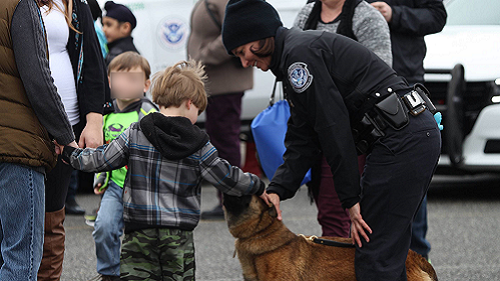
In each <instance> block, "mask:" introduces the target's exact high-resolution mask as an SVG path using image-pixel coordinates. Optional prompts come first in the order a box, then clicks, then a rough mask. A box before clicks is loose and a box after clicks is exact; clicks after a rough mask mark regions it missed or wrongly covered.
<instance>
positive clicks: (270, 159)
mask: <svg viewBox="0 0 500 281" xmlns="http://www.w3.org/2000/svg"><path fill="white" fill-rule="evenodd" d="M276 84H277V83H276V82H275V83H274V88H273V93H272V95H271V101H270V103H269V106H268V107H267V108H266V109H264V111H262V112H261V113H259V114H258V115H257V117H255V119H254V120H253V121H252V124H251V128H252V134H253V138H254V140H255V146H256V147H257V153H258V154H259V160H260V165H261V166H262V170H263V171H264V173H265V174H266V176H267V178H269V179H272V178H273V176H274V173H275V172H276V170H277V169H278V167H279V166H280V165H281V164H283V154H284V153H285V150H286V148H285V135H286V131H287V122H288V119H289V118H290V106H289V105H288V102H287V101H286V100H284V99H280V100H279V101H277V102H274V96H275V93H276ZM310 181H311V170H309V171H308V172H307V174H306V176H305V177H304V179H303V180H302V183H301V185H302V184H306V183H308V182H310Z"/></svg>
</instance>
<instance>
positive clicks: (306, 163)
mask: <svg viewBox="0 0 500 281" xmlns="http://www.w3.org/2000/svg"><path fill="white" fill-rule="evenodd" d="M275 44H276V46H275V51H274V54H273V57H272V61H271V66H270V67H271V70H272V72H273V73H274V74H275V75H276V77H277V78H278V80H281V81H283V85H284V87H285V91H286V94H287V99H288V100H289V102H290V105H291V117H290V119H289V121H288V131H287V134H286V138H285V145H286V148H287V149H286V152H285V154H284V156H283V157H284V160H285V162H284V163H283V165H281V166H280V167H279V168H278V170H277V171H276V173H275V175H274V177H273V179H272V181H271V183H270V185H269V188H268V191H269V192H271V193H277V194H278V195H279V196H280V198H281V200H284V199H288V198H291V197H293V196H294V194H295V193H296V191H297V190H298V188H299V187H300V183H301V181H302V178H303V177H304V175H305V173H306V172H307V170H308V169H310V168H311V166H312V165H313V163H314V162H315V160H317V156H318V155H319V153H320V151H322V152H323V154H324V155H325V157H326V159H327V161H328V164H329V165H330V167H331V169H332V173H333V177H334V181H335V189H336V191H337V193H338V196H339V198H340V200H341V202H342V206H343V207H344V208H350V207H351V206H352V205H354V204H356V203H357V202H358V201H359V200H360V192H361V191H360V190H361V188H360V177H359V171H358V160H357V152H356V148H355V145H354V141H353V137H352V133H351V126H350V124H351V122H357V121H359V113H360V112H362V113H364V112H366V111H367V108H366V107H367V106H369V107H372V106H373V104H374V103H370V102H369V100H373V101H376V98H375V97H376V92H377V90H379V89H381V88H383V87H389V86H390V87H392V88H393V89H394V90H398V89H404V88H408V85H407V83H406V82H405V81H404V79H403V78H401V77H398V76H397V75H396V73H395V72H394V70H393V69H392V68H390V67H389V66H388V65H387V64H386V63H385V62H384V61H382V60H381V59H380V58H379V57H378V56H377V55H375V54H374V53H373V52H371V51H370V50H368V49H367V48H365V47H364V46H362V45H361V44H359V43H358V42H356V41H354V40H351V39H349V38H347V37H344V36H342V35H338V34H334V33H328V32H321V31H301V30H299V29H295V28H293V29H286V28H279V29H278V31H277V34H276V37H275Z"/></svg>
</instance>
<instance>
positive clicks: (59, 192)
mask: <svg viewBox="0 0 500 281" xmlns="http://www.w3.org/2000/svg"><path fill="white" fill-rule="evenodd" d="M71 172H73V168H71V166H69V165H66V164H64V163H63V162H62V160H61V158H60V157H58V159H57V164H56V167H55V168H54V169H52V170H51V171H50V173H48V174H47V179H46V181H45V230H44V231H45V234H44V242H43V258H42V263H41V265H40V269H39V271H38V280H47V281H48V280H59V278H60V277H61V273H62V264H63V259H64V241H65V239H66V233H65V231H64V226H63V223H64V219H65V217H66V215H65V212H64V202H65V201H66V194H67V192H68V186H69V180H70V178H71Z"/></svg>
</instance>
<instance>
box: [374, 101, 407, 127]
mask: <svg viewBox="0 0 500 281" xmlns="http://www.w3.org/2000/svg"><path fill="white" fill-rule="evenodd" d="M375 110H376V111H377V113H378V115H379V116H380V117H381V118H382V119H383V120H384V121H385V122H386V123H387V124H388V125H389V126H391V127H392V128H393V129H394V130H401V129H403V128H404V127H405V126H406V125H408V123H409V118H408V112H407V110H406V108H405V106H404V105H403V103H402V101H401V99H400V98H399V96H398V94H396V93H392V94H390V95H389V96H388V97H386V98H385V99H383V100H382V101H380V102H378V103H376V104H375Z"/></svg>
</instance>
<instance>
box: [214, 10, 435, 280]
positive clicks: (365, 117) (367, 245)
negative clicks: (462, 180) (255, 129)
mask: <svg viewBox="0 0 500 281" xmlns="http://www.w3.org/2000/svg"><path fill="white" fill-rule="evenodd" d="M222 38H223V42H224V45H225V47H226V49H227V51H228V52H229V53H232V54H234V55H236V56H238V57H239V58H240V60H241V63H242V64H243V66H244V67H248V66H256V67H258V68H260V69H262V70H263V71H267V70H269V69H271V71H272V72H273V73H274V75H276V77H277V78H278V80H281V81H283V85H284V88H285V91H286V94H287V99H288V100H289V102H290V105H291V117H290V120H289V123H288V131H287V135H286V139H285V144H286V148H287V150H286V152H285V154H284V160H285V162H284V163H283V165H281V166H280V167H279V168H278V170H277V171H276V173H275V175H274V177H273V179H272V181H271V183H270V185H269V187H268V192H269V193H273V194H270V197H271V199H272V202H273V203H274V205H275V206H276V207H277V208H278V211H279V202H280V200H285V199H288V198H291V197H293V196H294V194H295V193H296V191H297V190H298V188H299V186H300V182H301V180H302V178H303V176H304V175H305V173H306V171H307V170H308V169H309V168H310V167H311V165H312V164H313V162H314V161H315V160H316V157H317V155H318V154H319V152H320V151H321V152H323V154H324V155H325V156H326V158H327V161H328V164H329V165H330V167H331V169H332V173H333V175H334V181H335V183H336V186H335V188H336V191H337V193H338V195H339V198H340V200H341V202H342V206H343V207H344V208H347V209H349V213H350V217H351V220H352V229H351V236H352V239H353V242H354V243H356V245H357V247H356V256H355V257H356V258H355V269H356V278H357V280H372V281H373V280H406V270H405V260H406V255H407V253H408V249H409V246H410V238H411V223H412V218H413V216H414V215H415V213H416V211H417V209H418V207H419V205H420V202H421V201H422V198H423V197H424V194H425V192H426V191H427V188H428V186H429V183H430V180H431V177H432V174H433V172H434V169H435V166H436V164H437V160H438V157H439V153H440V146H441V137H440V132H439V129H438V127H437V124H436V122H435V121H434V118H433V116H432V113H431V112H430V111H429V110H427V109H426V104H425V94H424V93H423V90H422V89H420V88H417V89H415V90H413V89H410V88H409V86H408V84H407V83H406V81H405V80H404V79H403V78H400V77H398V76H397V75H396V73H395V72H394V71H393V70H392V69H391V68H390V67H389V66H387V64H386V63H385V62H383V61H382V60H381V59H379V58H378V57H377V56H376V55H375V54H374V53H372V52H371V51H369V50H368V49H366V48H365V47H363V46H362V45H360V44H359V43H357V42H355V41H353V40H351V39H348V38H347V37H343V36H340V35H337V34H333V33H327V32H319V31H300V30H297V29H286V28H283V27H282V23H281V21H280V19H279V16H278V14H277V12H276V10H274V8H273V7H272V6H271V5H270V4H268V3H267V2H265V1H263V0H230V1H229V3H228V5H227V7H226V15H225V20H224V25H223V30H222ZM427 106H428V107H429V108H430V107H431V104H430V103H429V101H428V100H427ZM357 151H358V153H365V152H368V153H369V156H368V157H367V162H366V166H365V171H364V173H363V177H362V179H361V182H360V179H359V173H358V167H357V157H356V152H357ZM278 213H280V212H278ZM279 218H281V215H279ZM361 238H363V240H364V241H362V239H361Z"/></svg>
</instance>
